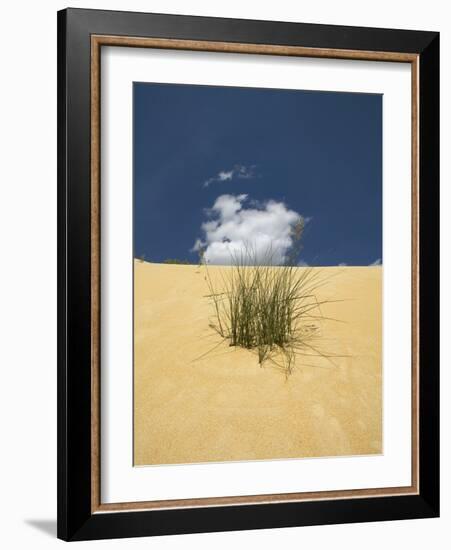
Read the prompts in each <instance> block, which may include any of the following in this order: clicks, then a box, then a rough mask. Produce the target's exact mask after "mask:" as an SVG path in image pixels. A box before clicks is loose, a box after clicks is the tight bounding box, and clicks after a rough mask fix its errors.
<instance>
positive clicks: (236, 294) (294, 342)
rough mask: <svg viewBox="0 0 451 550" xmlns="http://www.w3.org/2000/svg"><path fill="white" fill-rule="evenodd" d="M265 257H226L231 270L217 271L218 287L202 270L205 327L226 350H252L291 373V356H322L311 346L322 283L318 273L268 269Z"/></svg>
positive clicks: (248, 254)
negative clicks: (208, 307)
mask: <svg viewBox="0 0 451 550" xmlns="http://www.w3.org/2000/svg"><path fill="white" fill-rule="evenodd" d="M272 257H273V256H272V255H271V253H268V255H267V258H266V261H265V262H264V265H262V264H261V263H260V264H257V262H256V256H255V255H254V254H253V252H252V251H251V250H249V249H248V250H246V251H245V252H244V253H241V254H235V255H232V262H231V266H230V267H227V268H225V269H223V270H222V271H221V285H220V288H218V287H217V284H216V285H215V284H214V283H213V281H212V278H211V277H210V274H209V272H208V266H206V273H207V274H206V280H207V284H208V287H209V294H208V296H207V297H208V298H209V299H210V300H211V301H212V304H213V311H214V315H213V319H212V321H211V324H210V326H211V327H212V328H213V329H214V330H215V331H216V332H217V333H218V334H219V335H220V336H221V337H222V338H224V339H227V340H228V341H229V345H230V346H239V347H242V348H245V349H248V350H253V351H256V352H257V354H258V361H259V363H260V365H262V364H263V363H264V362H265V361H266V360H269V361H271V362H272V363H273V364H274V365H275V366H277V367H279V368H281V369H282V370H283V371H284V372H285V374H286V375H287V376H288V375H289V374H291V373H292V371H293V367H294V361H295V358H296V355H314V354H316V355H323V356H325V357H327V355H324V354H323V353H321V352H320V351H319V349H318V348H317V347H316V346H315V345H314V344H313V341H314V339H315V338H317V336H318V329H319V327H318V323H319V321H320V320H321V319H325V317H324V316H323V315H322V312H321V305H322V304H324V303H326V302H330V300H327V301H322V302H320V301H318V300H317V298H316V296H315V291H316V290H317V289H318V288H319V287H320V286H322V285H323V284H325V282H326V280H325V278H324V276H322V274H321V270H318V269H315V270H313V269H312V268H308V267H304V268H300V267H297V266H293V265H273V263H272V261H271V260H272Z"/></svg>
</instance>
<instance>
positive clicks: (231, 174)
mask: <svg viewBox="0 0 451 550" xmlns="http://www.w3.org/2000/svg"><path fill="white" fill-rule="evenodd" d="M255 168H256V166H255V165H252V166H244V165H243V164H235V166H234V167H233V168H232V169H231V170H221V171H220V172H218V173H217V174H216V176H212V177H211V178H208V180H206V181H204V187H208V186H209V185H210V184H211V183H215V182H218V181H219V182H221V181H231V180H233V179H246V180H248V179H253V178H255Z"/></svg>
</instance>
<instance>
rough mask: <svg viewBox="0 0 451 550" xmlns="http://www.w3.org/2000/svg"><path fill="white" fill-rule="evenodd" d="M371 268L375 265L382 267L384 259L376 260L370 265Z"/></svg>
mask: <svg viewBox="0 0 451 550" xmlns="http://www.w3.org/2000/svg"><path fill="white" fill-rule="evenodd" d="M369 265H370V266H373V265H382V258H378V259H377V260H374V262H373V263H371V264H369Z"/></svg>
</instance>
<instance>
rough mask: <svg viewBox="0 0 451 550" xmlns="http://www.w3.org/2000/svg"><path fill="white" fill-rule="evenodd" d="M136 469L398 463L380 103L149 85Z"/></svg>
mask: <svg viewBox="0 0 451 550" xmlns="http://www.w3.org/2000/svg"><path fill="white" fill-rule="evenodd" d="M133 111H134V115H133V120H134V142H133V152H134V153H133V154H134V218H133V224H134V225H133V228H134V243H133V244H134V259H133V262H134V464H135V466H145V465H162V464H165V465H167V464H189V463H202V462H223V461H245V460H268V459H287V458H293V459H295V458H314V457H328V456H334V457H336V456H350V455H372V454H379V453H381V452H382V401H381V400H382V354H381V334H382V263H383V258H382V95H379V94H361V93H336V92H332V91H331V92H323V91H321V92H316V91H303V90H278V89H253V88H234V87H214V86H194V85H172V84H158V83H145V82H142V83H141V82H137V83H136V82H135V83H134V90H133Z"/></svg>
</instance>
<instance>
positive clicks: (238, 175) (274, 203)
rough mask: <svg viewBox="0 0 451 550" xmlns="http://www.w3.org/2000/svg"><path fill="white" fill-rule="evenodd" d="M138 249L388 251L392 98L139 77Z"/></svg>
mask: <svg viewBox="0 0 451 550" xmlns="http://www.w3.org/2000/svg"><path fill="white" fill-rule="evenodd" d="M133 94H134V103H133V106H134V116H133V120H134V144H133V147H134V149H133V151H134V254H135V257H141V256H142V255H145V258H146V260H148V261H152V262H162V261H164V260H165V259H168V258H178V259H187V260H189V261H192V262H193V263H195V262H196V261H197V259H198V252H197V250H198V249H199V248H200V247H202V248H203V249H204V250H205V251H206V252H205V254H206V257H207V259H208V261H209V262H210V263H227V257H230V250H233V251H236V250H239V248H240V246H242V245H243V242H248V243H249V244H251V245H252V246H253V247H256V249H258V250H263V248H265V247H266V248H267V246H268V243H271V248H272V249H273V250H274V249H275V250H276V251H277V254H278V258H279V260H280V261H283V260H284V258H285V259H286V257H287V255H288V254H289V250H290V246H291V244H292V236H291V235H292V233H291V228H292V227H293V224H294V223H296V221H297V220H298V219H299V218H302V219H303V220H304V223H305V230H304V235H303V239H302V242H303V248H302V250H301V252H300V256H299V258H298V261H299V263H300V264H307V265H339V264H346V265H370V264H373V263H374V262H376V263H380V261H381V258H382V96H381V95H376V94H353V93H336V92H311V91H298V90H268V89H254V88H233V87H211V86H192V85H171V84H152V83H135V84H134V89H133Z"/></svg>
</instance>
